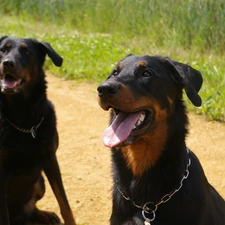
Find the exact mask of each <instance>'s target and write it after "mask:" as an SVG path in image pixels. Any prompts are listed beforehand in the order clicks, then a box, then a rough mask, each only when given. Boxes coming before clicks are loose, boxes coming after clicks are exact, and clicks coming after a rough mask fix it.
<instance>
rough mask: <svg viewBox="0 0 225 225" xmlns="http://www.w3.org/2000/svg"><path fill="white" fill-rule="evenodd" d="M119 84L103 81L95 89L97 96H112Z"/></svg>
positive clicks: (117, 90) (115, 93) (117, 89)
mask: <svg viewBox="0 0 225 225" xmlns="http://www.w3.org/2000/svg"><path fill="white" fill-rule="evenodd" d="M119 88H120V85H119V83H116V82H103V83H101V84H100V85H99V86H98V88H97V90H98V95H99V97H101V98H103V97H113V96H115V95H117V94H118V92H119Z"/></svg>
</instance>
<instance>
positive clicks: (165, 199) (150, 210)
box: [116, 148, 191, 224]
mask: <svg viewBox="0 0 225 225" xmlns="http://www.w3.org/2000/svg"><path fill="white" fill-rule="evenodd" d="M187 153H188V154H189V149H188V148H187ZM190 165H191V159H190V158H188V164H187V167H186V170H185V172H184V175H183V177H182V179H181V181H180V184H179V187H178V188H176V189H175V190H173V191H171V192H170V193H169V194H166V195H164V196H163V197H162V198H161V199H160V201H159V202H158V203H156V204H155V203H154V202H147V203H145V204H144V205H143V206H140V205H137V204H136V203H135V202H134V201H133V200H132V199H131V198H129V197H128V196H126V195H125V194H124V192H122V191H121V190H120V188H119V184H118V185H117V190H118V191H119V192H120V194H121V195H122V197H123V198H124V199H125V200H127V201H130V202H132V204H133V205H134V206H135V207H136V208H139V209H142V216H143V218H144V219H145V221H146V223H145V224H150V222H151V221H153V220H154V219H155V212H156V210H157V209H158V206H159V205H161V204H163V203H166V202H168V201H169V200H170V199H171V198H172V196H173V195H175V194H176V193H177V192H178V191H180V189H181V188H182V187H183V182H184V180H186V179H187V178H188V176H189V166H190ZM116 182H117V183H118V181H116ZM151 206H153V207H151ZM145 213H146V214H152V218H151V219H150V218H147V217H146V216H145Z"/></svg>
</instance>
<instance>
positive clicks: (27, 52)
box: [22, 48, 30, 55]
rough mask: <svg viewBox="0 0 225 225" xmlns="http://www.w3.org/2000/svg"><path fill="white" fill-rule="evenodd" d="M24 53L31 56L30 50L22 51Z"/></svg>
mask: <svg viewBox="0 0 225 225" xmlns="http://www.w3.org/2000/svg"><path fill="white" fill-rule="evenodd" d="M22 52H23V54H25V55H30V52H29V50H28V49H27V48H24V49H23V50H22Z"/></svg>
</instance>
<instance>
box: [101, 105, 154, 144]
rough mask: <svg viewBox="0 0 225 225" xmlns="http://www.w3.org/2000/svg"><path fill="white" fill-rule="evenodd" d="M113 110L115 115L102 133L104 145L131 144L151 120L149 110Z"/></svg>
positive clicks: (151, 116)
mask: <svg viewBox="0 0 225 225" xmlns="http://www.w3.org/2000/svg"><path fill="white" fill-rule="evenodd" d="M114 111H115V112H116V116H115V118H114V120H113V121H112V123H111V125H110V126H109V127H108V128H106V130H105V131H104V133H103V143H104V145H105V146H106V147H115V146H118V145H121V144H123V145H128V144H132V142H133V141H134V140H135V139H136V138H137V137H138V136H140V135H143V133H144V132H145V131H146V130H147V129H148V127H149V126H150V125H151V122H152V120H153V115H152V113H153V112H152V111H151V110H139V111H135V112H122V111H119V110H116V109H114Z"/></svg>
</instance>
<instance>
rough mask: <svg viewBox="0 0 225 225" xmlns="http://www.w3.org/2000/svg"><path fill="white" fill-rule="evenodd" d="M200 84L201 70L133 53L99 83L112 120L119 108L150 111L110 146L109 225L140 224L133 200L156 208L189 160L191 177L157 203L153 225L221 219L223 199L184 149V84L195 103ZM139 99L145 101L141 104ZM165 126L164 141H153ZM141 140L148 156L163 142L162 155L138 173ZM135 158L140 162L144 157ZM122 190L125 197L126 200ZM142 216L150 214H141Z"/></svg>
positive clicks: (224, 220) (220, 224)
mask: <svg viewBox="0 0 225 225" xmlns="http://www.w3.org/2000/svg"><path fill="white" fill-rule="evenodd" d="M201 85H202V76H201V74H200V73H199V72H198V71H196V70H194V69H193V68H191V67H190V66H188V65H186V64H182V63H178V62H176V61H173V60H171V59H169V58H163V57H159V56H143V57H140V56H135V55H131V56H128V57H126V58H125V59H123V60H121V61H120V62H119V63H118V65H117V67H116V68H115V69H114V70H113V72H112V73H111V75H110V76H109V77H108V78H107V79H106V81H104V82H102V83H101V84H100V85H99V87H98V94H99V102H100V105H101V107H102V108H103V109H104V110H108V109H110V108H112V112H111V113H112V114H111V122H112V121H113V120H114V118H115V116H116V115H118V113H120V112H121V111H124V112H129V113H132V112H136V111H138V110H146V111H148V112H147V115H148V114H150V116H149V117H150V118H149V119H148V121H146V123H147V122H148V124H145V127H146V128H143V127H141V128H140V132H139V133H138V132H137V131H136V133H134V134H133V133H131V134H130V136H129V137H128V138H127V139H126V140H125V141H123V142H121V143H120V144H119V145H117V146H113V147H112V162H113V166H112V170H113V181H114V185H113V208H112V215H111V219H110V224H111V225H143V224H144V219H143V216H142V209H140V208H138V207H137V206H135V205H138V206H141V207H142V206H144V204H145V203H147V202H152V203H151V204H149V207H150V208H151V209H152V210H154V205H155V204H157V203H158V202H160V200H161V199H162V197H163V196H165V195H166V194H169V193H170V192H172V191H174V190H176V189H178V188H179V186H180V182H181V179H182V177H183V176H184V175H186V174H187V172H185V170H186V168H187V165H188V162H189V159H190V160H191V165H190V166H189V168H188V170H189V176H188V177H187V179H185V180H184V181H183V182H182V185H183V186H182V187H181V189H180V190H179V191H178V192H177V193H175V194H174V195H173V196H172V197H171V199H170V200H169V201H167V202H165V203H162V204H160V205H159V206H158V208H157V210H155V219H154V220H152V221H151V224H152V225H164V224H167V225H181V224H182V225H224V224H225V202H224V200H223V199H222V197H221V196H220V195H219V194H218V193H217V192H216V190H215V189H214V188H213V187H212V186H211V185H210V184H209V183H208V181H207V178H206V177H205V174H204V171H203V169H202V167H201V165H200V162H199V160H198V159H197V157H196V156H195V155H194V153H193V152H191V151H190V153H187V150H186V149H187V147H186V143H185V137H186V135H187V132H188V131H187V126H188V118H187V115H186V109H185V105H184V103H183V100H182V89H185V91H186V93H187V96H188V97H189V99H190V100H191V101H192V103H193V104H194V105H196V106H200V105H201V98H200V96H199V95H198V91H199V90H200V88H201ZM143 99H145V100H144V101H143ZM147 99H149V101H148V100H147ZM141 101H142V102H144V103H145V104H146V105H144V103H139V102H141ZM155 102H156V103H157V104H156V103H155ZM139 104H140V105H139ZM158 105H159V107H157V106H158ZM159 112H160V113H161V114H162V113H165V114H166V116H165V118H164V117H163V116H161V117H160V116H159V115H161V114H160V113H159ZM163 126H165V127H166V128H165V130H166V135H164V136H163V135H162V137H165V141H164V140H162V139H157V140H155V142H156V143H157V145H155V146H152V145H153V143H152V141H154V139H153V138H152V139H151V137H152V136H154V135H156V134H157V132H158V131H159V130H160V129H161V127H163ZM143 129H144V130H143ZM163 129H164V128H162V129H161V130H162V131H163ZM160 135H161V134H159V136H160ZM147 138H149V139H147ZM148 140H152V141H149V142H148ZM144 142H147V144H146V145H147V146H148V148H149V151H152V152H151V153H147V154H149V158H150V160H151V156H152V155H154V154H155V152H154V148H155V147H158V146H161V147H160V149H159V150H160V154H159V158H157V160H155V161H153V162H149V165H147V166H145V167H144V166H143V171H141V173H137V174H136V172H135V169H133V167H132V166H130V164H131V165H132V163H134V162H135V160H136V159H135V156H137V155H138V156H140V155H141V154H142V153H141V151H144V149H142V146H143V145H144ZM139 143H140V144H139ZM146 145H145V146H146ZM133 146H135V147H133ZM209 147H210V146H209ZM155 151H156V150H155ZM137 152H139V153H137ZM128 153H129V154H130V155H131V154H133V155H134V157H133V158H132V160H133V161H129V160H128V159H129V156H127V155H128ZM143 154H144V153H143ZM146 157H148V156H147V155H146ZM144 158H145V155H144V156H143V159H144ZM129 163H130V164H129ZM136 163H138V164H139V165H141V164H142V163H144V162H142V161H137V162H136ZM121 192H122V193H123V194H124V196H125V197H126V198H127V197H129V199H125V197H124V196H123V195H122V194H121ZM163 199H164V200H165V197H164V198H163ZM134 204H135V205H134ZM149 211H151V210H149ZM145 216H146V217H147V218H150V219H153V213H149V214H148V213H145Z"/></svg>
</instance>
